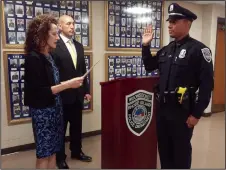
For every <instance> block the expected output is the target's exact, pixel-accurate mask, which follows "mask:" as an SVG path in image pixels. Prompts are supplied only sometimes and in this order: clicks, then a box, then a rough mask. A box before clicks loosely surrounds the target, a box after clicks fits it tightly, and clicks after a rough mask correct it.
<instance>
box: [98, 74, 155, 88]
mask: <svg viewBox="0 0 226 170" xmlns="http://www.w3.org/2000/svg"><path fill="white" fill-rule="evenodd" d="M158 78H159V76H152V77H131V78H118V79H115V80H110V81H106V82H100V85H101V86H105V85H108V84H114V83H118V82H124V81H136V80H144V79H158Z"/></svg>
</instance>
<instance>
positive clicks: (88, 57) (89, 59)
mask: <svg viewBox="0 0 226 170" xmlns="http://www.w3.org/2000/svg"><path fill="white" fill-rule="evenodd" d="M84 58H85V64H86V71H88V70H89V69H90V68H91V67H92V65H93V54H92V53H91V52H85V55H84ZM86 78H87V82H88V86H89V89H90V95H91V96H92V99H91V101H87V100H84V108H83V112H92V111H93V71H91V72H90V73H89V74H88V75H87V77H86Z"/></svg>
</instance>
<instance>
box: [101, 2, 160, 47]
mask: <svg viewBox="0 0 226 170" xmlns="http://www.w3.org/2000/svg"><path fill="white" fill-rule="evenodd" d="M163 11H164V3H163V2H162V1H150V0H143V1H133V0H128V1H125V0H116V1H113V0H110V1H106V2H105V30H106V42H105V45H106V50H107V51H140V50H141V47H142V34H143V31H144V29H145V28H146V27H147V26H149V25H152V27H153V30H154V37H153V40H152V42H151V43H150V48H151V49H152V51H157V50H159V49H160V48H161V47H162V39H163V36H162V29H163V26H162V25H163V16H164V15H163Z"/></svg>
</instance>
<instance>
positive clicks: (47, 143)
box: [29, 56, 64, 159]
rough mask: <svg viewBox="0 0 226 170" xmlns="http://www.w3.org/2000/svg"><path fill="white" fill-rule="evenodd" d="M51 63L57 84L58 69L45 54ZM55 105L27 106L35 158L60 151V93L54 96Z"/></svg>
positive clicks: (58, 81)
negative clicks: (44, 106) (35, 107)
mask: <svg viewBox="0 0 226 170" xmlns="http://www.w3.org/2000/svg"><path fill="white" fill-rule="evenodd" d="M46 57H47V60H48V61H49V62H50V63H51V65H52V69H53V76H54V80H55V84H59V83H60V80H59V70H58V69H57V67H56V65H55V63H54V61H53V59H52V56H46ZM55 101H56V105H55V106H54V107H48V108H45V109H34V108H31V107H30V108H29V111H30V115H31V117H32V126H33V131H34V139H35V144H36V156H37V158H39V159H40V158H45V157H49V156H51V155H53V154H55V153H56V152H58V151H60V148H61V146H62V144H63V143H62V142H63V135H64V130H63V127H64V126H63V109H62V102H61V98H60V95H59V94H57V95H56V97H55Z"/></svg>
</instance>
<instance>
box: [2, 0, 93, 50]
mask: <svg viewBox="0 0 226 170" xmlns="http://www.w3.org/2000/svg"><path fill="white" fill-rule="evenodd" d="M2 5H3V10H2V16H3V36H2V37H3V48H12V49H15V48H16V49H23V47H24V42H25V39H26V30H27V27H28V24H29V22H30V21H31V20H32V18H34V17H36V16H38V15H41V14H52V15H54V16H55V18H56V19H58V18H59V17H60V16H61V15H65V14H67V15H70V16H71V17H72V18H74V21H75V35H74V38H75V39H76V40H77V41H78V42H80V43H82V44H83V46H84V49H85V50H90V49H92V16H91V14H92V11H91V2H90V1H74V0H73V1H66V0H64V1H56V0H49V1H45V0H39V1H37V0H36V1H26V0H21V1H9V0H5V1H4V2H2Z"/></svg>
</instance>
